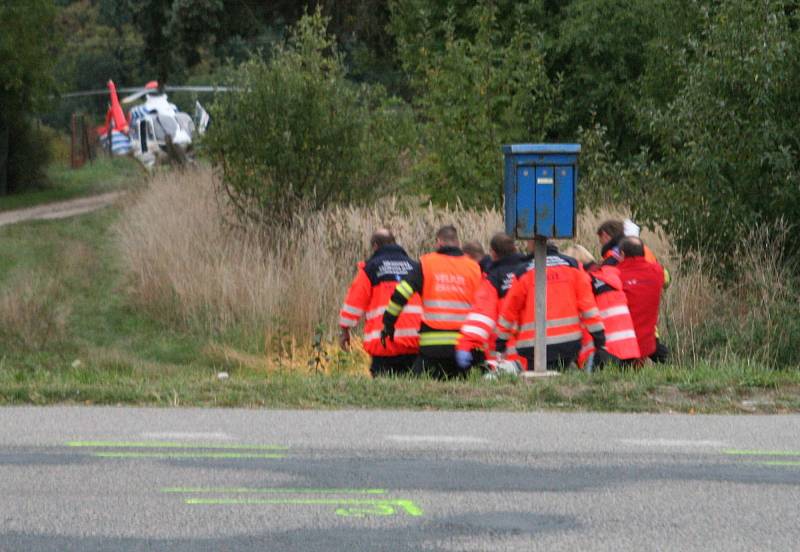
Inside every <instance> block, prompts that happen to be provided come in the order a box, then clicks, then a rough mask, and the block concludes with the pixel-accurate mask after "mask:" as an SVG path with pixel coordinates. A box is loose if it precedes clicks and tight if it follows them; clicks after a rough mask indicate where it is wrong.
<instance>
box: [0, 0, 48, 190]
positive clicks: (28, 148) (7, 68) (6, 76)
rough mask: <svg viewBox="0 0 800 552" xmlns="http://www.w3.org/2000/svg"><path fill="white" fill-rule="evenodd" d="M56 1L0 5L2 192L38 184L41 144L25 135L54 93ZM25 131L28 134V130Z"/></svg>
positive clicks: (8, 0) (15, 1)
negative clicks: (51, 35) (47, 36)
mask: <svg viewBox="0 0 800 552" xmlns="http://www.w3.org/2000/svg"><path fill="white" fill-rule="evenodd" d="M55 13H56V9H55V6H54V5H53V2H52V0H6V1H5V2H3V3H2V4H0V29H3V32H2V33H0V59H3V60H13V62H10V61H4V62H3V63H0V195H5V194H7V193H9V192H11V191H14V190H17V189H19V188H20V187H21V186H23V185H26V184H29V183H31V182H35V180H36V178H37V177H38V176H39V173H40V170H41V166H40V162H41V158H40V156H38V155H37V154H39V153H40V152H41V150H42V149H43V146H42V144H39V143H36V140H33V143H31V141H30V140H27V139H24V138H25V137H26V136H30V133H32V132H33V131H32V130H31V129H30V122H29V121H28V119H27V115H28V114H29V113H30V112H31V111H32V110H34V109H36V108H40V107H42V106H43V105H45V104H46V103H47V101H48V96H49V94H50V93H52V92H53V91H54V88H55V86H54V84H55V83H54V80H53V73H52V70H53V55H52V52H51V44H52V43H51V42H50V41H47V40H43V39H42V33H45V32H47V29H51V28H52V26H53V19H54V16H55ZM25 133H27V134H25Z"/></svg>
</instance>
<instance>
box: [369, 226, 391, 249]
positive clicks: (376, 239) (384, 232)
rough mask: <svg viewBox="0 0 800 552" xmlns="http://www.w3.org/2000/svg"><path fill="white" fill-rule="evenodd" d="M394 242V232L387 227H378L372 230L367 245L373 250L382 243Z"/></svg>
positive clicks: (382, 244) (378, 247)
mask: <svg viewBox="0 0 800 552" xmlns="http://www.w3.org/2000/svg"><path fill="white" fill-rule="evenodd" d="M393 243H395V240H394V234H392V231H391V230H389V229H388V228H378V229H377V230H375V232H373V234H372V237H371V238H370V240H369V245H370V247H372V250H373V251H377V250H378V249H380V248H381V247H383V246H384V245H391V244H393Z"/></svg>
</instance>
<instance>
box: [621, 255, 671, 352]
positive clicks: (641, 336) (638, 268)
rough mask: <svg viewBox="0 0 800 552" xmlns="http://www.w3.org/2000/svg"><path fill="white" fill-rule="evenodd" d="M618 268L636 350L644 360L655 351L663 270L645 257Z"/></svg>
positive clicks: (627, 259) (632, 259)
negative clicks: (637, 348) (632, 328)
mask: <svg viewBox="0 0 800 552" xmlns="http://www.w3.org/2000/svg"><path fill="white" fill-rule="evenodd" d="M617 268H618V269H619V273H620V278H621V279H622V290H623V291H624V292H625V297H626V298H627V300H628V310H629V311H630V313H631V319H632V320H633V327H634V329H635V330H636V339H637V340H638V341H639V351H640V352H641V354H642V357H643V358H644V357H648V356H650V355H652V354H653V353H654V352H655V350H656V323H657V322H658V307H659V304H660V303H661V288H662V287H663V286H664V269H663V268H661V265H660V264H658V263H653V262H648V261H647V260H646V259H645V258H644V257H629V258H626V259H625V260H623V261H622V262H620V263H619V264H618V265H617Z"/></svg>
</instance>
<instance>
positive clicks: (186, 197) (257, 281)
mask: <svg viewBox="0 0 800 552" xmlns="http://www.w3.org/2000/svg"><path fill="white" fill-rule="evenodd" d="M220 197H221V195H219V194H217V186H216V181H215V179H214V175H213V173H212V172H211V171H210V170H207V169H206V170H196V171H189V172H185V173H163V174H158V175H157V176H156V177H154V178H153V180H152V182H151V184H150V186H149V187H148V188H147V189H145V190H143V191H142V192H141V193H140V194H139V195H138V196H137V197H136V198H135V199H134V200H133V201H132V202H131V204H130V205H129V206H128V207H127V208H126V209H125V213H124V214H123V216H122V217H121V220H120V222H119V224H118V226H117V229H116V230H117V235H118V239H119V244H120V251H121V253H122V256H123V261H124V263H125V265H126V267H127V269H128V271H129V272H130V274H131V286H130V290H131V294H132V297H133V299H134V301H135V302H136V303H137V304H138V305H139V306H140V307H142V308H144V309H146V310H148V311H149V312H151V313H152V314H153V315H155V316H157V317H158V318H161V319H163V320H166V321H168V322H171V323H181V324H184V325H185V326H188V327H198V328H202V329H203V330H205V331H209V332H212V333H224V332H226V331H229V330H240V331H245V332H248V333H253V334H257V335H264V334H266V335H267V336H268V338H280V337H282V336H292V337H294V338H295V339H297V340H301V341H304V340H310V338H311V336H313V335H314V333H315V332H317V329H318V327H319V326H320V325H323V326H324V327H326V328H327V329H328V330H329V331H330V330H332V329H333V328H335V325H336V319H337V316H338V309H339V306H340V305H341V301H342V298H343V296H344V294H345V292H346V290H347V287H348V285H349V283H350V281H351V279H352V278H353V276H354V275H355V270H356V269H355V265H356V263H357V262H358V261H359V260H362V259H364V258H365V256H366V255H367V253H368V249H369V237H370V234H371V233H372V231H373V230H375V229H376V228H378V227H381V226H388V227H389V228H391V229H392V230H393V231H394V233H395V235H396V236H397V238H398V241H399V243H401V244H402V245H404V246H406V247H407V249H408V252H409V253H410V254H411V255H418V254H419V253H421V252H424V251H426V250H428V249H430V248H431V247H432V244H433V235H434V232H435V231H436V229H437V228H438V227H439V226H441V225H443V224H448V223H452V224H456V225H457V226H458V227H459V229H460V231H461V234H462V236H463V237H464V239H475V240H479V241H481V242H482V243H487V242H488V240H489V238H490V237H491V235H492V234H493V233H494V232H496V231H499V230H501V229H502V216H501V214H500V212H499V211H497V210H485V211H480V212H478V211H470V210H465V209H463V208H461V207H460V206H455V207H452V208H444V209H440V208H434V207H432V206H428V207H425V208H419V207H414V206H413V205H402V204H401V203H400V202H399V201H398V200H397V199H396V198H387V199H385V200H383V201H380V202H378V203H377V204H376V205H374V206H371V207H334V208H331V209H328V210H326V211H322V212H319V213H309V214H307V215H306V216H305V217H303V218H300V217H297V218H296V220H295V223H294V225H293V226H292V227H290V228H289V229H280V228H278V227H276V228H263V227H256V226H254V225H248V224H244V225H240V224H227V223H226V221H231V220H234V216H233V215H234V213H233V212H232V211H231V209H230V207H229V206H227V205H225V204H224V202H222V201H221V200H220V199H219V198H220ZM411 210H413V214H410V211H411Z"/></svg>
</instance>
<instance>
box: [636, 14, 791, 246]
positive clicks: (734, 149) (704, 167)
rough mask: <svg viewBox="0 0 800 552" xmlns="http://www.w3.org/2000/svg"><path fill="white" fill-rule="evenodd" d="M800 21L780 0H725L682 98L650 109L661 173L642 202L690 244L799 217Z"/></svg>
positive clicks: (710, 19)
mask: <svg viewBox="0 0 800 552" xmlns="http://www.w3.org/2000/svg"><path fill="white" fill-rule="evenodd" d="M799 24H800V21H798V15H797V13H796V12H795V11H793V10H791V9H789V4H788V3H786V2H782V1H780V0H759V1H757V2H738V1H733V0H728V1H725V2H721V3H720V5H719V7H718V8H716V9H715V10H713V11H709V12H708V13H707V16H706V20H705V25H704V29H703V33H702V35H701V36H700V37H698V38H697V40H696V41H695V42H694V51H693V52H692V55H690V56H686V58H685V60H684V61H683V62H682V63H681V65H680V71H681V74H682V75H683V76H682V78H681V82H682V86H681V88H680V90H679V92H678V94H677V96H676V97H675V99H674V100H672V101H671V102H669V103H668V105H667V106H666V107H664V108H657V107H654V108H652V109H650V110H647V111H645V112H644V113H643V123H644V124H646V128H647V130H648V132H649V133H650V134H651V137H652V141H653V142H654V143H655V144H656V147H655V148H654V151H653V152H652V159H653V161H652V166H653V167H654V168H655V169H656V170H657V171H658V172H659V173H660V175H661V178H660V179H659V180H657V181H656V183H658V182H660V185H658V186H656V187H655V189H654V193H653V195H652V199H653V201H651V202H650V204H649V205H648V206H644V208H643V209H642V211H643V214H644V215H646V216H648V217H649V218H650V219H651V220H654V221H658V222H662V223H664V224H665V225H666V227H667V229H668V230H669V231H670V232H671V233H672V235H673V236H674V237H676V238H677V239H678V240H679V243H680V244H681V245H682V246H683V247H684V248H701V249H710V250H713V251H715V252H723V253H726V252H727V253H730V252H732V251H733V250H734V248H735V246H736V244H737V243H738V242H739V241H740V240H741V236H742V235H743V234H746V233H748V231H750V230H752V229H753V228H754V227H756V226H759V225H762V224H767V225H769V224H772V223H775V222H776V221H780V220H783V221H786V222H789V223H792V224H794V223H795V221H797V220H800V140H798V136H800V35H799V34H798V31H797V29H798V26H799ZM753 246H754V247H765V246H768V244H753ZM787 248H788V250H789V251H790V252H792V253H798V252H800V242H798V240H797V239H796V238H794V239H792V240H789V241H788V242H787Z"/></svg>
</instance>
